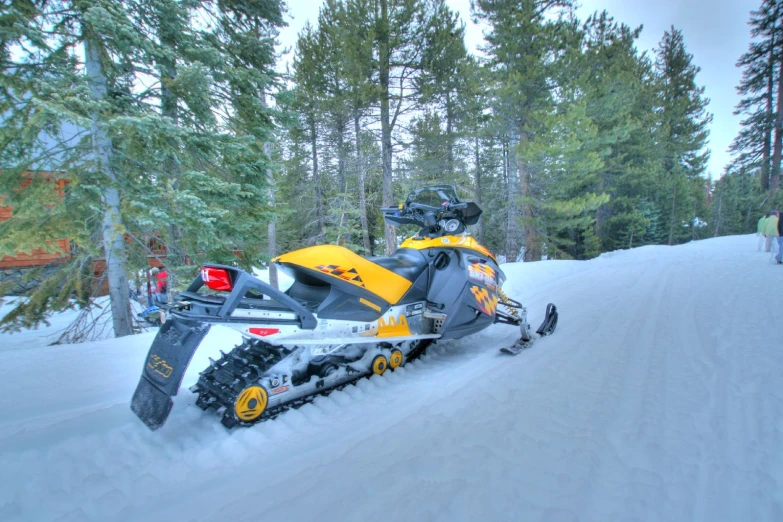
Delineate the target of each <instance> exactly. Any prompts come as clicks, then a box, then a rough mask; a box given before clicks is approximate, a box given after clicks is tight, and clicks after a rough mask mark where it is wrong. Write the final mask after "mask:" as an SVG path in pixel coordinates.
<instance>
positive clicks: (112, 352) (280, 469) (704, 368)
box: [0, 236, 783, 522]
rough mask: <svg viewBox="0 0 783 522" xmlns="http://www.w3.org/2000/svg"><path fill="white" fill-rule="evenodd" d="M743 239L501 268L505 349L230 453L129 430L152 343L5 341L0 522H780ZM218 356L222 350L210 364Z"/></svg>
mask: <svg viewBox="0 0 783 522" xmlns="http://www.w3.org/2000/svg"><path fill="white" fill-rule="evenodd" d="M755 247H756V241H755V238H754V237H753V236H736V237H727V238H718V239H712V240H706V241H700V242H695V243H690V244H687V245H683V246H678V247H663V246H659V247H644V248H638V249H634V250H630V251H619V252H615V253H611V254H605V255H603V256H601V257H600V258H598V259H595V260H591V261H587V262H570V261H550V262H543V263H530V264H517V265H504V266H503V268H504V270H505V271H506V273H507V275H508V276H509V282H508V283H507V284H506V286H505V289H506V291H507V293H508V294H509V295H510V296H512V297H514V298H516V299H519V300H520V301H522V302H524V303H525V304H526V305H527V306H528V310H529V314H530V319H531V322H532V323H533V325H534V326H536V325H537V321H539V320H540V314H542V312H543V309H544V306H545V304H546V303H547V302H549V301H552V302H554V303H556V304H557V305H558V308H559V311H560V316H561V320H560V322H559V325H558V329H557V331H556V332H555V334H554V335H552V336H551V337H547V338H544V339H540V340H539V341H537V342H536V344H535V345H534V347H533V348H532V349H530V350H527V351H525V352H523V353H522V354H520V355H519V356H517V357H510V358H509V357H504V356H501V355H498V353H497V349H498V348H499V347H500V346H503V345H506V344H509V343H511V342H513V341H514V339H515V336H516V333H517V332H516V331H515V329H514V328H512V327H508V326H502V325H496V326H494V327H492V328H490V329H489V330H487V331H485V332H482V333H480V334H478V335H476V336H473V337H470V338H466V339H463V340H460V341H455V342H447V343H440V344H438V345H435V346H433V347H431V348H430V349H429V350H428V354H427V355H425V356H424V357H423V358H422V359H421V360H419V361H416V362H414V363H412V364H411V365H409V366H406V367H404V368H401V369H399V370H397V371H395V372H394V373H389V372H387V374H385V375H384V376H381V377H373V378H372V379H368V380H362V381H360V382H359V383H358V385H356V386H349V387H347V388H345V389H344V390H343V391H340V392H335V393H333V394H332V395H330V396H328V397H322V398H318V399H316V400H315V401H314V402H313V403H312V404H309V405H306V406H304V407H302V408H301V409H299V410H295V411H291V412H288V413H286V414H284V415H282V416H280V417H279V418H277V419H275V420H274V421H271V422H265V423H262V424H260V425H257V426H255V427H252V428H249V429H237V430H233V431H231V432H227V431H226V430H225V429H224V428H223V427H222V426H221V425H220V423H219V418H218V417H217V416H215V415H214V414H212V413H210V412H202V411H201V410H200V409H198V408H197V407H196V406H195V405H194V400H195V397H194V396H193V394H191V393H189V392H188V391H187V386H189V385H190V384H192V383H193V382H195V379H196V377H197V375H198V371H199V370H200V369H202V368H203V367H204V366H206V361H207V356H209V355H214V354H215V353H216V352H217V350H218V348H224V349H225V347H226V346H225V343H228V344H229V345H232V343H233V342H234V341H236V337H234V334H233V333H232V332H229V331H227V330H225V329H220V328H214V329H213V331H212V332H211V333H210V335H209V337H208V338H207V340H206V341H205V343H204V344H203V345H202V348H201V349H200V350H199V351H198V352H197V353H196V357H195V358H194V361H193V363H192V364H191V367H190V370H189V371H188V374H187V375H186V377H185V382H184V383H183V389H182V390H181V392H180V395H179V396H177V397H176V400H175V406H174V410H173V412H172V415H171V417H170V418H169V420H168V422H167V424H166V426H165V427H164V428H162V429H161V430H159V431H158V432H154V433H153V432H150V431H148V430H147V429H146V428H145V427H144V426H143V425H142V424H141V422H139V421H138V419H136V418H135V417H134V416H133V414H132V413H131V412H130V410H129V408H128V402H129V401H130V397H131V395H132V393H133V389H134V387H135V385H136V382H137V380H138V377H139V374H140V371H141V367H142V364H143V361H144V357H145V355H146V350H147V348H148V347H149V344H150V342H151V340H152V337H151V335H150V334H145V335H142V336H136V337H132V338H123V339H119V340H111V341H103V342H99V343H90V344H84V345H74V346H56V347H46V346H43V344H44V342H43V341H41V343H40V344H41V346H32V344H33V343H32V342H31V336H30V334H29V333H28V334H25V337H24V338H23V339H24V341H23V342H24V346H19V345H17V344H15V342H16V341H15V337H14V336H7V335H3V336H0V362H2V364H0V520H3V521H17V520H20V521H21V520H24V521H38V520H47V521H48V520H101V521H102V520H109V519H111V520H144V521H149V520H166V521H171V520H238V521H244V520H247V521H251V520H275V519H280V518H284V519H287V520H316V519H318V520H340V521H353V520H356V521H360V520H361V521H364V520H368V519H371V520H373V521H374V522H383V521H396V520H410V521H419V520H421V521H425V520H426V521H430V520H435V521H441V520H442V521H462V520H501V521H505V520H508V521H512V520H514V521H517V520H526V521H527V520H541V521H571V520H580V521H602V522H603V521H613V520H644V521H656V520H660V521H679V520H682V521H692V520H697V521H723V520H726V521H736V520H754V521H765V520H769V521H773V520H783V498H782V497H783V493H782V492H783V454H781V452H780V448H781V447H783V346H781V343H780V340H779V339H780V337H779V336H780V330H779V327H780V325H783V321H781V320H780V310H781V304H780V300H781V289H783V267H780V266H778V265H775V264H772V263H770V262H769V255H768V254H764V253H758V252H756V251H755ZM221 343H222V344H221Z"/></svg>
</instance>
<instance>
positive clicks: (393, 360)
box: [389, 348, 402, 370]
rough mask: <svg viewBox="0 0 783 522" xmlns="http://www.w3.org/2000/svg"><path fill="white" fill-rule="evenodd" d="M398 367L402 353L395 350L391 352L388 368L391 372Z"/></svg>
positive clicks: (400, 363)
mask: <svg viewBox="0 0 783 522" xmlns="http://www.w3.org/2000/svg"><path fill="white" fill-rule="evenodd" d="M400 365H402V352H401V351H399V350H397V349H396V348H395V349H394V350H392V352H391V357H389V367H390V368H391V369H392V370H393V369H395V368H398V367H399V366H400Z"/></svg>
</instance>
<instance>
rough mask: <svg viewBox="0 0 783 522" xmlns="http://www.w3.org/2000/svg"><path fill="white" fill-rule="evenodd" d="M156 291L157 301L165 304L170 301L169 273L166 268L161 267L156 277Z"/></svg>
mask: <svg viewBox="0 0 783 522" xmlns="http://www.w3.org/2000/svg"><path fill="white" fill-rule="evenodd" d="M155 279H156V283H155V291H156V293H157V300H158V302H159V303H165V302H167V301H168V291H169V273H168V271H167V270H166V267H165V266H162V267H160V270H159V271H158V273H157V274H156V275H155Z"/></svg>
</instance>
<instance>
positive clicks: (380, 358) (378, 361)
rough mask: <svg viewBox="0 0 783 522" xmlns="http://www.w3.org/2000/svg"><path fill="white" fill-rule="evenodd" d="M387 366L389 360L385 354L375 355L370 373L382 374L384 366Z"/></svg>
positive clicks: (384, 369)
mask: <svg viewBox="0 0 783 522" xmlns="http://www.w3.org/2000/svg"><path fill="white" fill-rule="evenodd" d="M388 367H389V361H387V360H386V356H385V355H376V356H375V358H374V359H373V360H372V373H374V374H375V375H383V372H385V371H386V368H388Z"/></svg>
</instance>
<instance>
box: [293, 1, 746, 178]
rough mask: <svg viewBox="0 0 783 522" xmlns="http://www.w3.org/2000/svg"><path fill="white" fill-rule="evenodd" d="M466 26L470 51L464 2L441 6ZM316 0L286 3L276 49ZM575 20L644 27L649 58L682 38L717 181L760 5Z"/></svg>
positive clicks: (611, 6) (475, 40)
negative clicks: (705, 101) (669, 33)
mask: <svg viewBox="0 0 783 522" xmlns="http://www.w3.org/2000/svg"><path fill="white" fill-rule="evenodd" d="M447 3H448V4H449V5H450V7H451V8H452V9H453V10H455V11H457V12H459V13H460V16H461V17H462V19H463V20H464V21H465V24H466V45H467V47H468V49H471V50H472V49H476V47H477V46H478V45H481V43H482V41H483V36H482V30H483V29H482V27H480V26H478V25H476V24H474V23H472V22H471V21H470V0H447ZM321 4H322V0H288V10H289V12H288V15H287V16H286V20H287V22H288V24H289V25H288V27H286V28H284V29H283V30H282V31H281V32H280V38H279V41H280V43H281V45H282V46H284V47H286V46H287V47H290V48H292V47H293V46H294V44H295V42H296V36H297V34H298V33H299V31H300V30H301V29H302V27H303V26H304V24H305V22H306V21H307V20H310V22H311V23H313V24H315V23H316V21H317V18H318V9H319V7H320V6H321ZM580 4H581V7H580V8H579V9H578V11H577V13H578V16H579V18H580V19H581V20H585V19H587V17H588V16H589V15H590V14H592V13H593V12H595V11H601V10H604V9H605V10H606V11H608V12H609V14H610V15H611V16H613V17H614V18H615V20H617V21H619V22H623V23H625V24H627V25H629V26H631V27H632V28H635V27H638V26H640V25H643V26H644V29H643V30H642V33H641V36H640V37H639V40H638V48H639V49H640V50H642V51H649V52H650V53H651V52H652V51H653V50H654V49H655V47H657V45H658V42H659V41H660V40H661V37H662V36H663V33H664V31H666V30H667V29H669V28H670V27H671V26H674V27H675V28H676V29H679V30H681V31H682V33H683V37H684V40H685V46H686V49H687V51H688V52H689V53H691V54H692V55H693V63H694V64H695V65H696V66H698V67H700V68H701V71H700V72H699V74H698V75H697V76H696V81H697V84H698V85H700V86H703V87H704V88H705V93H704V95H705V97H707V98H709V100H710V103H709V105H708V106H707V110H708V111H709V112H710V113H712V115H713V120H712V124H711V125H710V139H709V144H708V147H709V148H710V150H711V151H712V154H711V157H710V161H709V164H708V167H707V168H708V173H709V174H710V175H711V176H712V177H713V178H717V177H720V176H721V175H722V174H723V172H724V168H725V166H726V165H727V164H728V163H729V161H730V160H731V155H730V154H729V152H728V148H729V145H731V142H732V140H733V139H734V137H735V136H736V135H737V133H738V132H739V128H740V120H741V117H740V116H735V115H734V114H733V112H734V108H735V107H736V105H737V103H738V102H739V100H740V97H739V95H738V94H737V91H736V86H737V85H738V84H739V81H740V77H741V73H742V71H741V70H740V69H738V68H737V67H736V66H735V64H736V62H737V60H738V59H739V57H740V56H741V55H742V54H743V53H744V52H746V51H747V50H748V45H749V44H750V28H749V26H748V20H750V11H751V10H752V9H756V8H757V7H758V6H759V5H760V4H761V0H633V1H628V0H582V1H581V2H580Z"/></svg>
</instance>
